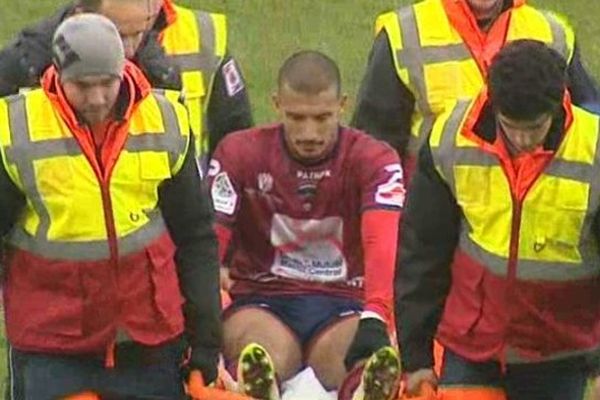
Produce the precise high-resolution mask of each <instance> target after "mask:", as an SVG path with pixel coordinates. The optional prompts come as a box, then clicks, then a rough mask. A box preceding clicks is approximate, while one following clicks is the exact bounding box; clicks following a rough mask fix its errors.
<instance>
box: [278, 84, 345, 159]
mask: <svg viewBox="0 0 600 400" xmlns="http://www.w3.org/2000/svg"><path fill="white" fill-rule="evenodd" d="M273 100H274V102H275V107H276V108H277V110H278V112H279V115H280V118H281V121H282V123H283V129H284V133H285V135H284V136H285V141H286V143H287V146H288V149H289V150H290V152H291V153H292V155H293V156H294V157H296V158H298V159H301V160H306V161H313V160H318V159H320V158H322V157H323V156H325V155H326V154H327V153H328V152H329V151H330V150H331V149H332V148H333V146H334V145H335V142H336V140H337V136H338V129H339V123H340V116H341V113H342V110H343V108H344V104H345V102H346V96H340V95H339V94H338V92H337V88H336V87H335V86H333V85H332V86H331V87H330V88H329V89H327V90H324V91H322V92H320V93H319V94H316V95H311V94H303V93H298V92H296V91H294V90H293V89H291V88H290V87H288V86H287V85H285V84H284V85H283V86H282V87H281V88H280V89H279V91H278V93H277V94H276V95H275V96H274V99H273Z"/></svg>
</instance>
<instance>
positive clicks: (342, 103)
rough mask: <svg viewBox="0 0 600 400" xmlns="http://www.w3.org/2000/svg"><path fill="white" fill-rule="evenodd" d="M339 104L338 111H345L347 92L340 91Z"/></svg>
mask: <svg viewBox="0 0 600 400" xmlns="http://www.w3.org/2000/svg"><path fill="white" fill-rule="evenodd" d="M339 104H340V112H344V111H346V106H347V105H348V94H347V93H342V94H341V95H340V100H339Z"/></svg>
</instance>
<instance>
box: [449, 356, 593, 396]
mask: <svg viewBox="0 0 600 400" xmlns="http://www.w3.org/2000/svg"><path fill="white" fill-rule="evenodd" d="M588 376H589V372H588V369H587V363H586V360H585V359H584V357H573V358H569V359H565V360H559V361H548V362H544V363H535V364H509V365H508V366H507V368H506V371H505V372H504V373H503V371H502V368H501V366H500V364H499V363H498V362H495V361H489V362H482V363H476V362H472V361H469V360H467V359H465V358H463V357H461V356H459V355H457V354H455V353H453V352H452V351H449V350H447V349H446V351H445V352H444V361H443V364H442V374H441V379H440V385H441V386H445V387H451V386H471V387H495V388H503V389H504V391H505V392H506V395H507V397H508V399H509V400H538V399H539V400H581V399H583V395H584V392H585V387H586V382H587V378H588Z"/></svg>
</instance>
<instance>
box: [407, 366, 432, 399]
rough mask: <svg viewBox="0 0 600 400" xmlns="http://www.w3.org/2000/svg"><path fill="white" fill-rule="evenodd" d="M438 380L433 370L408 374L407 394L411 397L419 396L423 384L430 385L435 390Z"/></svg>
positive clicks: (427, 369)
mask: <svg viewBox="0 0 600 400" xmlns="http://www.w3.org/2000/svg"><path fill="white" fill-rule="evenodd" d="M437 383H438V378H437V376H436V374H435V372H434V371H433V369H431V368H424V369H419V370H417V371H415V372H409V373H407V374H406V394H407V395H408V396H409V397H410V396H419V395H420V394H421V387H422V386H423V384H429V385H431V386H432V387H433V388H436V387H437Z"/></svg>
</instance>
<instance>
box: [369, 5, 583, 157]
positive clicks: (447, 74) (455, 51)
mask: <svg viewBox="0 0 600 400" xmlns="http://www.w3.org/2000/svg"><path fill="white" fill-rule="evenodd" d="M442 1H443V0H424V1H421V2H419V3H416V4H414V5H412V6H407V7H404V8H401V9H400V10H398V11H392V12H388V13H385V14H382V15H380V16H379V17H378V18H377V21H376V24H375V33H376V34H379V32H381V31H382V30H384V31H385V32H386V34H387V36H388V38H389V43H390V46H391V51H392V54H393V58H394V64H395V67H396V73H397V75H398V77H399V78H400V80H401V81H402V82H404V83H405V84H406V85H407V86H408V88H409V90H411V92H412V93H413V94H414V96H415V100H416V107H415V108H416V110H415V114H414V115H413V121H412V126H411V133H412V136H411V141H410V143H409V149H408V151H409V153H410V154H412V155H416V154H417V152H418V149H419V147H420V146H421V144H422V142H423V140H425V137H426V136H427V134H429V132H430V131H431V128H432V126H433V123H434V121H435V118H436V117H437V116H438V115H439V114H440V113H442V112H443V111H444V108H445V106H446V104H448V101H450V102H452V101H455V100H458V99H472V98H473V97H475V96H476V95H477V94H478V93H479V91H480V90H481V89H482V87H483V85H484V76H483V74H482V72H481V70H480V67H479V66H478V65H477V62H476V60H475V59H474V57H473V55H472V54H471V52H470V51H469V48H468V47H467V45H466V44H465V42H464V40H463V38H462V37H461V35H460V33H459V32H458V31H457V29H456V28H455V27H454V26H452V24H451V23H450V20H449V18H448V16H447V14H446V11H445V9H444V5H443V3H442ZM510 13H511V15H510V22H509V25H508V32H507V35H506V41H507V42H511V41H514V40H518V39H535V40H539V41H542V42H544V43H547V44H548V45H550V46H551V47H553V48H554V49H555V50H557V51H558V52H559V53H560V54H562V55H563V56H564V57H565V59H566V60H569V61H570V60H571V58H572V56H573V49H574V42H575V38H574V33H573V31H572V29H571V28H570V27H569V26H568V24H567V23H566V22H565V21H564V20H563V19H562V18H560V17H559V16H557V15H555V14H553V13H550V12H546V11H539V10H536V9H535V8H533V7H531V6H528V5H521V6H518V7H514V8H513V9H512V10H511V11H510Z"/></svg>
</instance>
